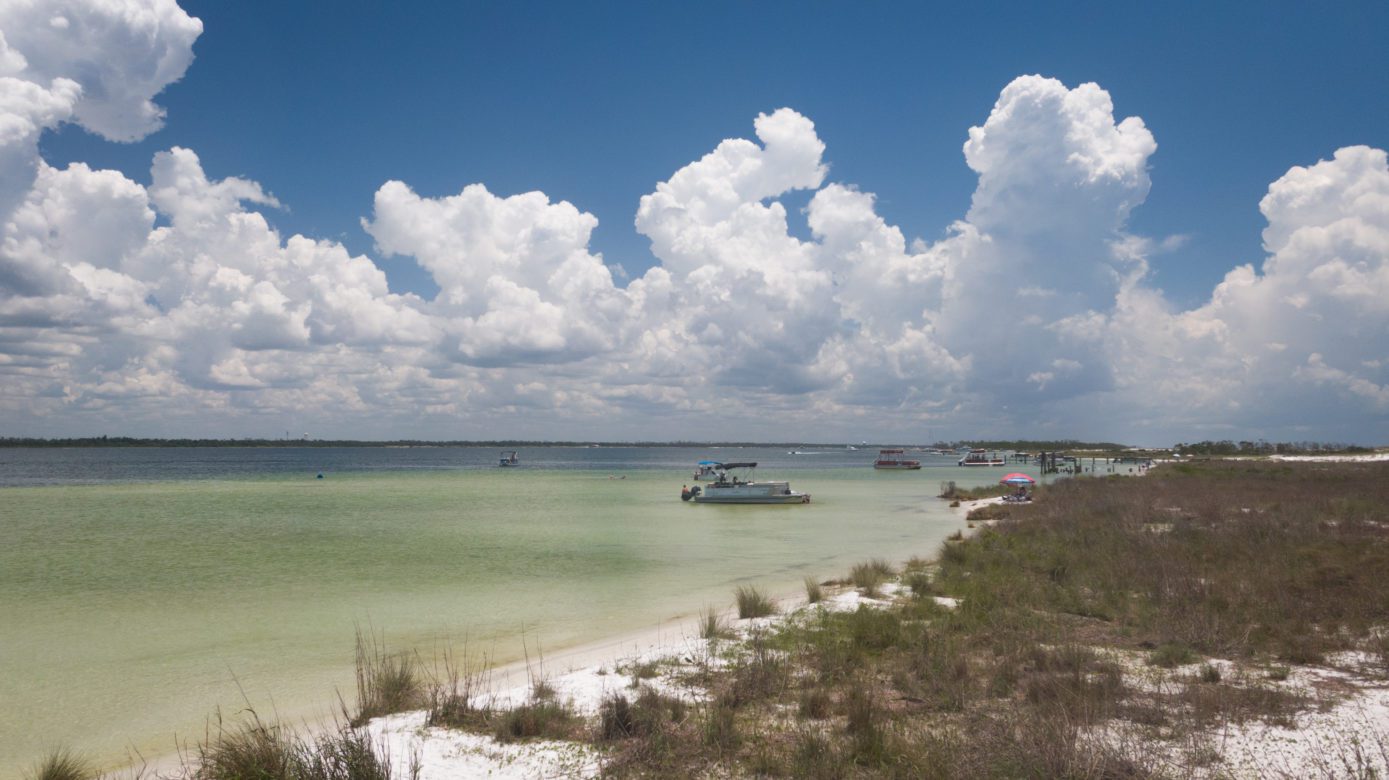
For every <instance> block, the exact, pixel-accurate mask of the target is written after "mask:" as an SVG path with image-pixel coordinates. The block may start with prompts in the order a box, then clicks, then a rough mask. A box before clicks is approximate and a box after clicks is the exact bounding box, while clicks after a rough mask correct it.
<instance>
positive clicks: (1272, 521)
mask: <svg viewBox="0 0 1389 780" xmlns="http://www.w3.org/2000/svg"><path fill="white" fill-rule="evenodd" d="M1386 507H1389V464H1384V463H1372V464H1349V463H1341V464H1320V463H1316V464H1290V463H1276V462H1253V461H1240V462H1220V461H1212V462H1203V463H1194V464H1180V465H1167V466H1163V467H1160V468H1158V469H1156V470H1155V471H1153V472H1152V473H1151V474H1149V475H1148V476H1146V477H1144V478H1142V479H1122V478H1112V479H1099V478H1095V479H1074V480H1063V481H1060V482H1057V483H1055V484H1053V485H1051V486H1048V487H1045V488H1039V490H1038V499H1037V501H1035V502H1034V503H1032V504H1028V505H997V506H993V507H990V512H991V513H990V515H989V517H988V519H985V518H976V525H977V527H978V529H977V531H976V533H974V534H972V535H970V536H968V537H964V538H959V539H955V540H952V541H949V542H947V543H946V544H945V545H944V547H943V548H942V550H941V553H940V556H939V560H938V561H935V562H926V561H922V560H913V561H909V562H907V564H906V565H905V566H893V565H890V564H889V563H888V562H886V561H881V560H873V561H865V562H864V563H862V564H860V565H859V566H856V567H854V568H853V570H852V571H850V572H846V573H843V574H842V575H841V576H840V577H838V578H835V579H826V580H823V581H818V582H817V581H814V580H812V581H809V582H807V587H806V596H807V601H811V602H814V603H815V605H814V606H811V607H807V608H803V609H800V610H798V611H795V612H794V613H792V614H790V615H784V614H777V612H778V605H776V604H774V603H772V602H770V601H769V600H768V599H767V598H766V597H765V596H764V595H763V594H761V593H760V592H758V591H756V590H755V589H753V588H743V589H741V592H740V593H738V594H737V602H738V604H737V606H738V613H739V615H740V617H741V618H744V619H741V620H739V621H737V622H736V623H735V624H731V625H728V624H725V623H724V622H723V621H722V619H721V618H720V616H719V614H717V613H715V612H713V611H710V612H708V613H707V614H706V615H705V616H704V619H703V620H702V621H701V623H702V625H703V628H702V630H701V631H700V633H701V634H702V635H703V639H696V640H695V641H696V642H697V643H698V644H699V647H700V648H701V650H700V651H699V652H693V653H682V654H680V655H679V656H676V657H671V658H663V659H652V658H647V659H640V660H634V661H632V662H630V663H628V664H625V665H619V666H617V667H614V668H613V669H611V670H608V671H606V672H605V673H606V674H610V675H613V676H614V677H616V678H617V679H618V682H619V684H617V685H615V686H612V687H609V688H608V689H607V691H606V693H605V694H604V695H603V699H602V701H601V702H599V703H597V704H596V706H595V707H585V706H580V704H579V703H577V702H576V701H575V700H574V699H573V697H572V696H571V695H569V694H567V693H566V689H565V688H564V687H563V685H562V684H561V683H560V681H557V680H546V679H543V678H540V677H537V678H536V679H535V680H534V681H533V684H532V685H531V686H530V687H529V689H528V690H527V691H526V692H525V693H524V694H523V695H522V696H521V697H520V698H518V699H512V700H507V701H500V702H499V701H497V700H495V699H490V698H489V697H488V696H487V695H486V694H485V691H486V689H487V685H486V679H485V672H484V671H483V669H482V667H481V666H474V665H470V664H469V663H467V662H466V658H465V659H464V660H463V661H462V662H459V663H451V662H450V663H445V664H444V665H443V667H442V670H440V669H426V668H424V667H425V665H424V664H422V663H421V662H420V661H419V659H418V657H416V656H414V655H413V654H404V655H401V654H391V653H387V652H386V651H385V648H384V647H383V646H382V645H381V644H380V643H379V642H377V640H376V639H375V638H373V637H371V636H370V635H369V634H368V635H367V636H365V637H362V636H359V638H358V648H359V649H358V662H359V675H358V677H359V704H358V707H357V710H356V711H355V712H353V713H351V715H352V717H351V718H350V719H351V720H353V721H354V722H362V721H363V720H365V719H366V718H368V717H370V716H374V715H379V714H382V713H384V712H390V711H393V710H399V709H407V708H423V709H425V710H427V715H426V716H425V719H424V721H422V722H423V723H427V724H431V725H434V726H436V727H447V728H449V729H456V730H460V731H464V732H469V733H473V734H478V735H482V736H485V737H486V738H487V739H489V740H496V741H497V742H498V743H506V744H518V743H519V744H527V743H532V744H536V745H540V744H550V743H549V742H543V743H542V741H546V740H548V741H554V740H560V741H562V742H564V743H566V744H575V743H578V744H580V745H582V746H583V749H584V750H585V751H591V755H593V756H595V757H596V759H595V762H596V763H595V767H596V768H597V769H599V770H601V772H602V773H603V774H605V775H607V776H612V777H667V776H734V777H742V776H748V777H753V776H759V777H795V778H803V777H804V778H846V777H903V778H907V777H911V778H918V777H924V778H1014V777H1035V778H1053V777H1056V778H1131V777H1132V778H1139V777H1189V776H1211V777H1221V776H1229V775H1238V776H1244V775H1245V774H1253V775H1255V776H1274V777H1278V776H1311V777H1377V776H1382V775H1383V772H1384V771H1385V769H1384V768H1389V725H1386V724H1384V723H1379V724H1378V726H1377V728H1376V727H1375V724H1373V723H1372V724H1370V726H1371V729H1370V730H1369V731H1368V732H1366V731H1363V730H1362V731H1360V732H1357V733H1356V735H1354V736H1348V735H1350V731H1349V730H1346V731H1343V732H1340V733H1339V734H1338V732H1337V730H1336V729H1331V730H1330V735H1329V737H1328V739H1327V741H1325V742H1324V743H1322V744H1321V746H1320V747H1317V748H1313V749H1312V750H1313V752H1311V753H1310V754H1309V755H1301V756H1299V757H1297V760H1298V761H1299V762H1300V763H1297V764H1288V765H1286V766H1279V765H1271V766H1264V767H1262V768H1256V769H1254V770H1251V771H1248V772H1246V771H1245V769H1242V768H1241V767H1240V766H1239V765H1237V764H1236V763H1234V762H1235V757H1234V756H1233V753H1232V751H1233V750H1234V748H1233V747H1232V746H1233V745H1235V744H1236V743H1237V742H1238V737H1239V736H1240V735H1242V734H1246V733H1250V729H1253V728H1255V727H1258V728H1264V727H1268V728H1273V727H1287V726H1295V725H1299V724H1302V723H1304V722H1305V719H1306V716H1307V715H1308V714H1309V713H1314V712H1317V711H1324V712H1335V708H1336V707H1337V706H1338V705H1337V702H1338V701H1339V700H1340V699H1341V698H1342V697H1345V696H1349V695H1351V694H1353V693H1355V692H1356V690H1358V687H1357V686H1361V687H1363V686H1365V685H1379V686H1380V687H1383V681H1384V680H1385V679H1389V631H1387V630H1386V629H1389V578H1386V577H1385V576H1384V572H1389V510H1387V509H1386ZM732 595H733V594H730V600H731V601H732ZM767 615H771V616H770V617H766V616H767ZM735 632H736V636H737V638H730V636H732V635H733V634H734V633H735ZM1317 670H1322V671H1325V672H1326V675H1325V676H1320V677H1319V676H1317V675H1316V674H1314V673H1313V672H1315V671H1317ZM1325 680H1330V681H1332V682H1333V683H1334V684H1333V685H1321V684H1319V683H1317V681H1325ZM1309 681H1312V682H1309ZM270 728H271V727H261V729H262V731H266V730H270ZM227 733H228V734H230V735H231V736H237V735H239V734H241V733H242V732H239V731H235V730H231V731H228V732H227ZM276 733H279V732H276ZM353 733H355V732H351V731H349V730H343V731H339V732H335V733H334V734H335V736H334V737H333V738H334V739H336V740H338V741H339V742H342V743H343V744H348V745H349V746H350V745H354V744H355V743H350V739H351V736H350V735H351V734H353ZM220 738H221V737H220V736H216V737H214V738H212V741H210V742H209V744H208V745H207V746H206V748H200V749H199V750H198V751H196V752H194V753H193V754H192V755H193V759H194V760H193V761H191V762H190V763H189V765H188V766H186V767H185V769H184V771H183V773H182V776H184V777H190V778H197V780H232V778H239V777H251V776H255V777H265V778H282V777H283V778H298V777H325V778H327V777H336V776H342V777H344V778H345V777H347V776H352V777H357V776H379V775H375V774H373V773H374V772H383V771H385V769H384V768H377V769H371V771H360V770H358V771H349V772H348V774H346V775H333V774H331V773H325V772H320V770H314V771H313V772H310V771H309V768H310V767H311V766H313V765H312V764H310V763H307V759H302V760H298V761H299V763H295V762H294V761H290V762H288V763H282V764H278V765H276V766H278V767H281V768H280V769H276V768H274V767H271V768H270V769H266V770H264V771H261V770H259V769H257V770H255V771H251V770H249V769H247V767H246V766H244V765H238V767H239V768H237V769H236V771H235V772H233V773H230V774H229V773H224V772H219V771H218V770H216V768H215V766H213V765H211V764H209V762H208V761H207V756H210V755H215V754H216V753H217V751H218V750H219V749H220V748H219V747H218V745H219V744H220V743H218V742H217V741H216V740H217V739H220ZM1289 739H1290V738H1289ZM1338 739H1339V740H1340V741H1337V740H1338ZM1256 752H1257V751H1256ZM271 755H278V754H276V753H273V752H272V753H271ZM354 755H355V754H354ZM1287 760H1288V761H1291V760H1292V759H1287ZM359 766H360V767H363V768H366V767H368V766H371V767H375V766H376V765H375V764H370V765H368V764H366V763H362V764H360V765H359ZM284 767H288V768H284ZM296 767H297V768H296ZM405 774H409V772H407V773H405ZM423 776H424V777H428V774H427V772H426V774H424V775H423ZM74 780H75V779H74Z"/></svg>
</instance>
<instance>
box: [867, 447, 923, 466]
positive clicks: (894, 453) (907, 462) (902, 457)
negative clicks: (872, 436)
mask: <svg viewBox="0 0 1389 780" xmlns="http://www.w3.org/2000/svg"><path fill="white" fill-rule="evenodd" d="M906 454H907V453H906V450H878V459H877V460H875V461H873V468H875V469H892V470H896V471H906V470H911V469H919V468H921V461H919V460H912V459H911V458H908V457H906Z"/></svg>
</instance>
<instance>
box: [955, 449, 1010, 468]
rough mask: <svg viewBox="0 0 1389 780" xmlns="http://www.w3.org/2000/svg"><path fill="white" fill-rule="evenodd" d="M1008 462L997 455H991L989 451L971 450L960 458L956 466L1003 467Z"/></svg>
mask: <svg viewBox="0 0 1389 780" xmlns="http://www.w3.org/2000/svg"><path fill="white" fill-rule="evenodd" d="M1006 463H1007V461H1006V460H1004V459H1003V458H1000V457H998V456H997V455H990V454H989V451H988V450H970V451H969V452H967V453H965V456H964V457H963V458H960V460H959V461H958V463H957V464H956V465H959V466H1002V465H1004V464H1006Z"/></svg>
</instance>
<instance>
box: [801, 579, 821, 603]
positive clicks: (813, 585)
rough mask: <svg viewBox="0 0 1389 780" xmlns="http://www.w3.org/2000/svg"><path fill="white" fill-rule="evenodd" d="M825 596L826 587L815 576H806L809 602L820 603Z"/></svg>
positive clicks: (806, 595)
mask: <svg viewBox="0 0 1389 780" xmlns="http://www.w3.org/2000/svg"><path fill="white" fill-rule="evenodd" d="M824 598H825V591H824V588H823V587H822V586H821V585H820V583H819V582H817V581H816V580H815V578H814V577H806V578H805V600H806V602H807V603H809V604H819V603H820V602H821V601H822V600H824Z"/></svg>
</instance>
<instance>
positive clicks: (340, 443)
mask: <svg viewBox="0 0 1389 780" xmlns="http://www.w3.org/2000/svg"><path fill="white" fill-rule="evenodd" d="M946 444H947V443H946V442H937V443H935V444H925V443H910V442H907V443H904V442H874V443H869V442H860V443H857V444H855V443H853V442H807V441H794V442H775V441H773V442H765V441H597V440H591V439H590V440H585V441H535V440H524V439H482V440H470V439H453V440H446V441H432V440H427V439H392V440H389V441H378V440H365V439H158V438H137V437H132V436H84V437H74V438H62V439H57V438H54V439H50V438H42V437H23V436H6V437H0V448H7V447H8V448H56V447H68V448H78V447H291V448H295V447H298V448H302V447H758V448H777V449H780V448H783V447H785V448H788V449H797V448H807V447H816V448H832V449H845V450H847V449H849V448H851V447H852V448H857V449H860V450H871V449H876V448H880V447H925V448H937V447H940V446H942V445H946ZM948 444H949V446H951V447H964V446H978V447H984V448H988V449H1033V450H1036V449H1043V450H1080V449H1083V450H1096V451H1106V450H1108V451H1115V452H1118V451H1123V450H1129V449H1133V448H1130V447H1128V446H1127V445H1123V444H1114V443H1112V442H1082V441H1035V442H1031V441H1017V442H1007V443H1002V444H1001V443H997V442H953V443H948Z"/></svg>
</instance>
